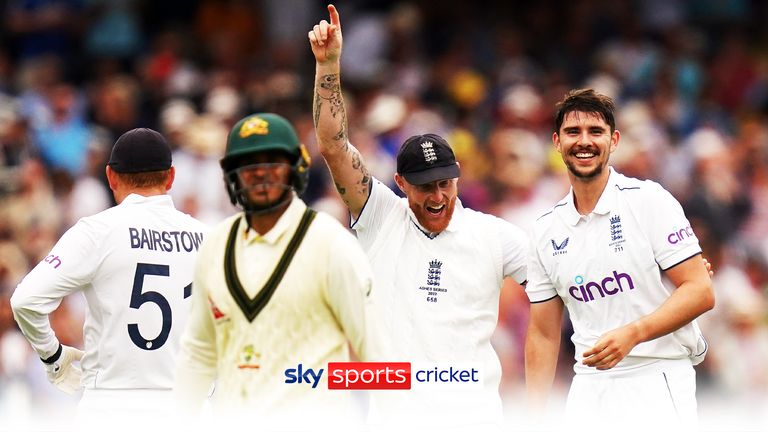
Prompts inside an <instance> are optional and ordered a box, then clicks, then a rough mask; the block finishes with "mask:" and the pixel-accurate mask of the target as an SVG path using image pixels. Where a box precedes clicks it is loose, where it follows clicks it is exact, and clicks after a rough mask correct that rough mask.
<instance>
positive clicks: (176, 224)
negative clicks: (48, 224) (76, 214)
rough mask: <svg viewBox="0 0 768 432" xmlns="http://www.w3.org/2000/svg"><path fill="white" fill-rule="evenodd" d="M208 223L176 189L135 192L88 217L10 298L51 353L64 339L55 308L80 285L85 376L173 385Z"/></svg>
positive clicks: (30, 334)
mask: <svg viewBox="0 0 768 432" xmlns="http://www.w3.org/2000/svg"><path fill="white" fill-rule="evenodd" d="M206 231H207V227H206V226H205V225H204V224H202V223H201V222H199V221H197V220H196V219H194V218H192V217H191V216H189V215H186V214H184V213H181V212H179V211H178V210H176V208H175V207H174V206H173V202H172V201H171V197H170V196H168V195H157V196H149V197H144V196H141V195H136V194H131V195H128V196H127V197H126V198H125V199H124V200H123V202H121V203H120V205H117V206H115V207H112V208H110V209H107V210H105V211H103V212H101V213H98V214H96V215H93V216H89V217H85V218H82V219H80V220H79V221H78V222H77V224H75V225H74V226H73V227H72V228H70V229H69V230H68V231H67V232H66V233H65V234H64V235H63V236H62V237H61V239H60V240H59V241H58V242H57V243H56V245H55V246H54V247H53V249H52V250H51V252H50V254H49V255H48V256H47V257H46V258H45V259H43V261H41V262H40V263H39V264H38V265H37V266H36V267H35V268H34V269H33V270H32V271H31V272H30V273H29V274H28V275H27V276H26V277H25V278H24V280H22V281H21V283H20V284H19V286H18V287H17V288H16V291H15V292H14V295H13V298H12V304H13V306H14V315H15V317H16V320H17V321H18V323H19V326H20V327H21V329H22V331H23V332H24V335H25V336H26V337H27V339H29V341H30V343H31V344H32V346H33V348H34V349H35V350H36V351H37V353H38V354H39V355H40V357H42V358H47V357H50V356H51V355H53V354H54V352H55V351H56V348H57V347H58V344H59V341H58V339H57V338H56V336H55V335H54V333H53V330H52V329H51V326H50V322H49V321H48V314H49V313H51V312H52V311H53V310H54V309H56V307H58V305H59V303H60V302H61V300H62V298H63V297H64V296H66V295H69V294H72V293H75V292H78V291H80V292H82V293H83V294H84V295H85V299H86V304H87V307H86V310H85V324H84V328H83V335H84V352H85V354H84V356H83V358H82V361H81V366H82V369H83V378H82V383H83V386H85V387H86V388H95V389H170V388H171V387H172V385H173V380H174V371H175V359H176V353H177V351H178V346H179V340H180V338H181V334H182V331H183V330H184V325H185V323H186V320H187V315H188V313H189V309H190V303H191V300H190V299H189V297H190V295H191V291H192V287H191V283H192V277H193V269H194V261H195V258H196V256H197V250H198V247H199V246H200V243H201V242H202V240H203V235H204V233H205V232H206Z"/></svg>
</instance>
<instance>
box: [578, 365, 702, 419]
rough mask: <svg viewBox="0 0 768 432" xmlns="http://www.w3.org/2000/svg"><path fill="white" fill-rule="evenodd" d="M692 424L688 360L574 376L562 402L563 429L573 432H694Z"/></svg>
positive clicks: (693, 393) (693, 404) (692, 392)
mask: <svg viewBox="0 0 768 432" xmlns="http://www.w3.org/2000/svg"><path fill="white" fill-rule="evenodd" d="M697 419H698V416H697V412H696V372H695V371H694V370H693V366H692V365H691V361H690V360H688V359H682V360H659V361H658V362H655V363H652V364H650V365H647V366H642V367H638V368H636V369H632V370H629V371H621V372H610V371H607V372H603V373H596V374H577V375H576V376H575V377H574V379H573V384H572V385H571V390H570V392H569V393H568V400H567V402H566V425H567V426H568V427H569V428H574V429H576V430H585V429H587V428H589V429H591V430H594V429H602V428H607V427H611V428H616V427H618V428H619V429H623V430H649V429H648V428H656V429H657V430H693V429H695V428H696V426H697Z"/></svg>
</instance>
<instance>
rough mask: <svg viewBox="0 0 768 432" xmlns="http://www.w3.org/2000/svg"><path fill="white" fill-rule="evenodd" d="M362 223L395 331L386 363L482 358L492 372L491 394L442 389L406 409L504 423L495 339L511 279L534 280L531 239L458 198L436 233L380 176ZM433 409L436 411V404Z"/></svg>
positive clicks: (378, 297) (488, 374)
mask: <svg viewBox="0 0 768 432" xmlns="http://www.w3.org/2000/svg"><path fill="white" fill-rule="evenodd" d="M352 228H353V229H354V230H355V231H356V232H357V237H358V240H359V241H360V244H361V245H362V247H363V250H365V252H366V254H367V255H368V258H369V260H370V262H371V265H372V267H373V272H374V280H375V281H376V287H377V289H376V290H375V291H374V295H373V297H374V300H375V301H376V303H377V305H378V310H379V311H380V312H381V318H380V320H379V321H380V322H381V323H382V325H383V328H385V329H387V332H388V335H389V342H390V346H389V347H388V351H387V352H388V355H387V356H386V357H387V358H385V360H390V361H411V362H432V363H440V364H443V365H449V364H457V363H460V362H463V363H472V364H476V365H478V366H479V367H480V368H481V369H482V376H483V389H484V390H483V393H482V394H481V395H475V396H469V395H468V394H466V393H465V394H462V393H461V392H456V393H450V392H448V393H440V394H437V393H436V394H432V395H430V396H429V398H425V399H428V400H426V401H424V400H419V401H416V400H411V399H407V397H409V396H413V395H410V394H409V395H402V398H403V399H402V400H403V401H408V403H406V402H404V403H403V405H407V406H404V407H403V408H407V409H410V410H411V411H416V410H418V409H419V408H420V407H422V405H420V404H422V403H424V404H426V408H424V409H425V411H424V412H422V413H421V414H424V415H430V414H432V415H435V416H441V417H440V418H438V419H436V421H441V422H443V423H450V422H452V421H454V420H455V421H457V422H460V424H465V425H466V424H467V421H470V422H471V421H477V419H482V418H485V421H489V422H492V421H495V419H497V417H496V416H497V415H500V398H499V395H498V386H499V382H500V377H501V366H500V363H499V359H498V357H497V355H496V352H495V351H494V350H493V347H492V346H491V341H490V339H491V335H492V333H493V331H494V329H495V328H496V323H497V321H498V309H499V293H500V288H501V285H502V280H503V278H504V277H507V276H509V277H512V278H514V279H515V280H516V281H517V282H520V283H523V282H525V279H526V270H525V264H526V262H525V261H526V255H527V237H526V235H525V233H524V232H523V231H522V230H520V229H519V228H517V227H515V226H514V225H512V224H510V223H508V222H506V221H503V220H502V219H499V218H497V217H495V216H491V215H487V214H483V213H480V212H476V211H474V210H471V209H468V208H464V207H463V206H462V205H461V201H460V200H458V199H457V200H456V207H455V210H454V213H453V217H452V219H451V221H450V223H449V225H448V227H447V229H446V230H445V231H443V232H441V233H439V235H437V236H434V237H431V236H429V235H427V233H426V232H425V230H424V228H423V227H421V226H420V225H419V224H418V222H417V220H416V217H415V216H414V214H413V212H412V211H411V209H410V208H409V206H408V201H407V199H405V198H400V197H398V196H397V195H395V194H394V192H392V191H391V190H390V189H389V188H387V187H386V186H385V185H384V184H383V183H381V182H380V181H378V180H375V181H374V183H373V185H372V190H371V194H370V196H369V198H368V201H367V202H366V204H365V207H364V208H363V210H362V212H361V213H360V216H359V218H358V219H357V220H356V221H353V224H352ZM429 410H433V411H429Z"/></svg>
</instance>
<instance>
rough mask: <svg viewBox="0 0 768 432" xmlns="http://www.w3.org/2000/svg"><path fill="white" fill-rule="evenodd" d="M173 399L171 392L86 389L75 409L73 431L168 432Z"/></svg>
mask: <svg viewBox="0 0 768 432" xmlns="http://www.w3.org/2000/svg"><path fill="white" fill-rule="evenodd" d="M172 398H173V393H172V392H171V390H170V389H169V390H145V389H125V390H102V389H85V391H84V392H83V397H82V399H80V403H79V404H78V406H77V416H76V417H75V430H76V431H96V430H98V431H103V430H105V428H107V429H110V430H117V431H123V430H126V431H134V432H135V431H141V432H150V431H155V430H158V431H159V430H167V429H166V427H168V426H170V424H171V420H172V419H173V417H174V415H173V414H174V411H173V409H174V404H173V399H172Z"/></svg>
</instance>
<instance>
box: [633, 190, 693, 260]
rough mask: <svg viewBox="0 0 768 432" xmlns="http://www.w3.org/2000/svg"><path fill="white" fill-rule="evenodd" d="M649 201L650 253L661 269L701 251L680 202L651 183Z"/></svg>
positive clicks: (648, 231) (647, 227)
mask: <svg viewBox="0 0 768 432" xmlns="http://www.w3.org/2000/svg"><path fill="white" fill-rule="evenodd" d="M654 185H655V186H656V187H657V188H658V189H657V190H654V191H653V192H654V194H653V201H652V203H653V205H648V206H645V208H644V209H645V210H646V218H647V220H648V224H647V225H646V228H645V229H646V231H647V233H648V236H649V239H650V242H651V247H652V248H653V255H654V257H655V259H656V262H657V263H658V264H659V267H661V269H662V270H667V269H669V268H671V267H674V266H675V265H677V264H680V263H681V262H683V261H685V260H687V259H688V258H690V257H692V256H694V255H698V254H700V253H701V247H700V246H699V240H698V239H697V238H696V235H695V234H694V232H693V229H691V223H690V222H688V219H687V218H686V217H685V213H683V208H682V206H680V203H679V202H678V201H677V200H676V199H675V198H674V197H673V196H672V194H670V193H669V192H668V191H667V190H666V189H664V188H662V187H661V186H659V185H658V184H654Z"/></svg>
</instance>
